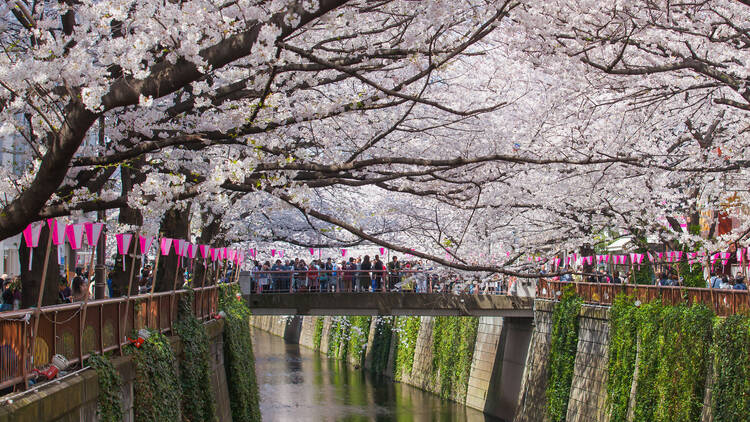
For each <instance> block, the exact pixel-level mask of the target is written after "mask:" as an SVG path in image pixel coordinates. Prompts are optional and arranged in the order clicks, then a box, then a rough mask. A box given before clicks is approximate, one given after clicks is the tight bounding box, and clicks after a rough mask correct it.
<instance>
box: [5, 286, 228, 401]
mask: <svg viewBox="0 0 750 422" xmlns="http://www.w3.org/2000/svg"><path fill="white" fill-rule="evenodd" d="M218 289H219V286H209V287H198V288H195V289H193V293H194V295H193V311H194V313H195V316H196V317H197V318H198V319H207V318H210V317H211V316H213V315H215V314H216V313H217V312H218V297H219V296H218V293H219V291H218ZM187 293H188V292H187V291H186V290H178V291H174V292H172V291H169V292H159V293H154V294H153V295H150V294H143V295H137V296H131V297H130V298H127V297H119V298H112V299H102V300H92V301H89V302H87V303H84V302H76V303H69V304H62V305H53V306H45V307H42V308H41V309H40V311H39V313H38V314H37V313H36V312H35V309H34V308H30V309H23V310H18V311H8V312H1V313H0V391H1V390H5V389H8V388H14V389H17V388H24V387H25V386H26V383H27V380H29V379H30V377H31V373H32V369H34V368H42V367H44V366H45V365H47V364H49V363H50V362H51V360H52V357H53V356H54V355H56V354H60V355H62V356H64V357H65V358H66V359H67V360H68V362H69V363H70V364H71V365H76V364H79V365H80V364H81V362H83V361H84V360H85V359H87V358H88V357H89V356H90V355H91V353H94V352H97V353H106V352H111V351H115V352H116V353H118V354H122V347H123V346H125V345H127V344H128V343H129V340H128V339H127V336H128V335H130V333H131V332H132V331H137V330H139V329H141V328H151V329H154V330H159V331H160V332H163V333H166V332H171V329H172V323H173V322H174V321H175V318H176V316H177V307H178V303H179V298H180V297H181V296H183V295H185V294H187ZM35 315H38V316H37V318H39V324H38V329H37V332H36V333H34V332H33V331H34V326H35V325H36V324H35V321H34V319H35ZM84 315H85V317H84ZM84 318H85V320H83V319H84Z"/></svg>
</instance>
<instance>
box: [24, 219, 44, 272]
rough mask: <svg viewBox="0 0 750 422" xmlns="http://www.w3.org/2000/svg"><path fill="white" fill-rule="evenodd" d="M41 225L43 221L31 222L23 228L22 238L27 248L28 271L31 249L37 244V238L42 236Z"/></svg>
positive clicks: (31, 255) (31, 254)
mask: <svg viewBox="0 0 750 422" xmlns="http://www.w3.org/2000/svg"><path fill="white" fill-rule="evenodd" d="M43 226H44V223H40V222H37V223H31V224H29V225H28V226H27V227H26V228H25V229H24V230H23V240H24V241H26V247H27V248H29V271H31V260H32V257H33V253H32V251H33V249H34V248H36V247H37V246H39V238H40V237H41V236H42V227H43Z"/></svg>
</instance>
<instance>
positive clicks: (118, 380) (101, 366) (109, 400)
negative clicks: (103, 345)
mask: <svg viewBox="0 0 750 422" xmlns="http://www.w3.org/2000/svg"><path fill="white" fill-rule="evenodd" d="M88 366H90V367H91V368H93V369H94V370H95V371H96V376H97V378H98V380H99V398H98V399H97V408H96V414H97V416H98V418H99V420H100V421H102V422H115V421H121V420H122V399H121V398H120V391H121V389H122V377H120V374H119V373H117V370H116V369H115V367H114V365H112V362H111V361H110V360H109V358H108V357H107V356H102V355H92V356H91V357H90V358H89V359H88Z"/></svg>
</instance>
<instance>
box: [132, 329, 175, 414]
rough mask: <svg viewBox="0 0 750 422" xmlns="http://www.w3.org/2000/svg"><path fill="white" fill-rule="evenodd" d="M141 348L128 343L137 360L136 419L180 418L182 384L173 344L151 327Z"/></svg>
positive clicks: (134, 358) (134, 404)
mask: <svg viewBox="0 0 750 422" xmlns="http://www.w3.org/2000/svg"><path fill="white" fill-rule="evenodd" d="M149 332H150V335H149V338H148V339H147V340H146V341H145V342H144V343H143V344H142V345H141V347H140V348H136V347H135V346H128V347H126V349H125V352H126V354H128V355H130V356H132V357H133V363H134V364H135V381H134V388H133V389H134V392H135V399H134V402H133V413H134V416H135V420H136V421H167V422H169V421H174V422H177V421H179V420H180V407H179V406H178V405H177V404H178V403H180V400H181V398H182V387H181V386H180V382H179V379H178V378H177V371H176V365H177V363H176V360H175V356H174V353H173V352H172V346H171V345H170V344H169V341H168V340H167V338H166V337H164V335H163V334H161V333H159V332H157V331H149Z"/></svg>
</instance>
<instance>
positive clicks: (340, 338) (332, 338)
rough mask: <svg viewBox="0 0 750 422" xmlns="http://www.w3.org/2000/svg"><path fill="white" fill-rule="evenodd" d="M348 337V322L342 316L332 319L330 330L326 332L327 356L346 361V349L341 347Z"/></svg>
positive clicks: (347, 349)
mask: <svg viewBox="0 0 750 422" xmlns="http://www.w3.org/2000/svg"><path fill="white" fill-rule="evenodd" d="M348 336H349V320H348V319H346V317H343V316H337V317H333V320H332V321H331V329H330V330H329V331H328V356H329V357H332V358H336V359H346V353H347V352H348V351H349V348H348V347H341V344H342V343H344V342H345V340H346V338H347V337H348Z"/></svg>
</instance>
